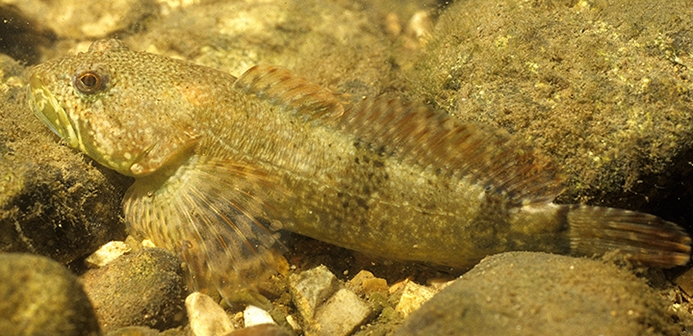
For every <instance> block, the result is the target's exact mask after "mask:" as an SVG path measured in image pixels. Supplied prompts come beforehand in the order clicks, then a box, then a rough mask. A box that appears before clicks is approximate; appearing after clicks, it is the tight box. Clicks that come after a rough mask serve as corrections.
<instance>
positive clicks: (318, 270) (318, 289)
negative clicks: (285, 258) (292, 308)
mask: <svg viewBox="0 0 693 336" xmlns="http://www.w3.org/2000/svg"><path fill="white" fill-rule="evenodd" d="M338 288H339V281H338V280H337V278H336V277H335V276H334V274H332V272H330V270H328V269H327V267H325V266H324V265H320V266H318V267H315V268H313V269H310V270H308V271H305V272H301V273H298V274H292V275H291V276H289V291H290V292H291V296H292V299H293V302H294V304H295V305H296V308H297V309H298V311H299V312H300V313H301V316H303V318H304V319H305V320H306V321H312V320H313V318H314V317H315V312H316V310H317V308H318V306H319V305H321V304H322V303H323V302H325V301H326V300H327V299H328V298H329V297H330V296H331V295H332V294H333V293H334V292H335V291H337V289H338Z"/></svg>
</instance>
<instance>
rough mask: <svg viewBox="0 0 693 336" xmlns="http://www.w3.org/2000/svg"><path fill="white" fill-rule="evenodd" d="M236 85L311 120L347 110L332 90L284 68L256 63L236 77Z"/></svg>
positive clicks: (239, 88)
mask: <svg viewBox="0 0 693 336" xmlns="http://www.w3.org/2000/svg"><path fill="white" fill-rule="evenodd" d="M234 88H235V89H236V90H239V91H241V92H244V93H246V94H251V95H255V96H257V97H258V98H260V99H265V100H267V101H269V102H271V103H272V104H274V105H278V106H282V107H284V108H287V109H289V110H292V111H294V112H297V113H300V114H303V115H304V116H306V117H308V118H311V119H312V118H321V117H324V116H328V117H335V116H338V115H341V114H343V113H344V107H343V106H342V104H341V102H340V100H339V99H338V98H337V96H336V95H335V94H333V93H332V92H331V91H329V90H327V89H324V88H323V87H321V86H319V85H316V84H313V83H311V82H310V81H308V80H307V79H305V78H303V77H300V76H296V75H294V74H293V73H292V72H291V71H289V70H286V69H284V68H281V67H276V66H271V65H256V66H254V67H252V68H250V69H248V70H247V71H246V72H244V73H243V74H242V75H241V77H239V78H238V80H236V83H234Z"/></svg>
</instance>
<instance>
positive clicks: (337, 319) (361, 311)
mask: <svg viewBox="0 0 693 336" xmlns="http://www.w3.org/2000/svg"><path fill="white" fill-rule="evenodd" d="M371 312H372V309H371V307H370V306H369V305H368V304H367V303H365V302H364V301H363V300H361V299H360V298H359V297H358V295H356V294H354V292H352V291H350V290H348V289H346V288H342V289H340V290H339V291H337V293H335V294H334V295H333V296H332V297H331V298H330V299H329V300H327V302H325V304H324V305H322V306H321V307H320V308H319V309H318V311H317V313H316V315H315V325H313V327H314V328H315V329H316V330H315V332H316V334H317V335H326V336H327V335H330V336H340V335H350V334H351V333H352V332H353V331H354V330H355V329H356V328H358V327H359V326H360V325H361V324H363V323H364V322H365V321H366V319H367V318H368V317H369V316H370V314H371Z"/></svg>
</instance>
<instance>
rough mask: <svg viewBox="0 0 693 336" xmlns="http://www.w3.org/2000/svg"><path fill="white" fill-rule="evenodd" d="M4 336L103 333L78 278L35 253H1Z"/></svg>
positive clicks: (0, 304) (0, 318)
mask: <svg viewBox="0 0 693 336" xmlns="http://www.w3.org/2000/svg"><path fill="white" fill-rule="evenodd" d="M0 331H1V333H2V335H61V336H97V335H101V332H100V329H99V324H98V322H97V319H96V315H95V314H94V310H93V309H92V305H91V303H90V302H89V299H88V298H87V295H86V294H85V293H84V291H83V289H82V286H81V285H80V283H79V281H78V280H77V277H76V276H74V275H73V274H72V273H70V271H68V270H67V269H66V268H65V267H64V266H62V265H61V264H59V263H57V262H55V261H53V260H51V259H48V258H45V257H41V256H36V255H30V254H20V253H1V254H0Z"/></svg>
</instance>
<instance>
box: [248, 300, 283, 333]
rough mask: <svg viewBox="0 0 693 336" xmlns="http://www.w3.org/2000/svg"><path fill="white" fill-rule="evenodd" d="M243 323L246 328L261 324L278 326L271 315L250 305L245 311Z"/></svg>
mask: <svg viewBox="0 0 693 336" xmlns="http://www.w3.org/2000/svg"><path fill="white" fill-rule="evenodd" d="M243 322H244V323H245V327H246V328H248V327H253V326H256V325H260V324H276V323H275V322H274V319H272V315H270V313H268V312H267V311H265V310H264V309H261V308H258V307H255V306H253V305H248V307H246V308H245V310H244V311H243Z"/></svg>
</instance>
